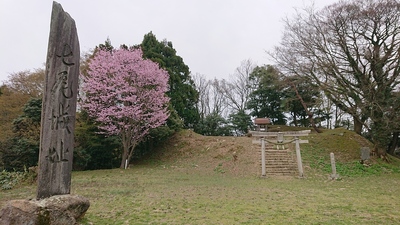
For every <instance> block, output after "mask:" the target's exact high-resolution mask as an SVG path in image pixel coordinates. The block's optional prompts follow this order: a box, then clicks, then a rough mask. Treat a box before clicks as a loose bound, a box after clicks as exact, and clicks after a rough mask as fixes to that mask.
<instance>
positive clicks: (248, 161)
mask: <svg viewBox="0 0 400 225" xmlns="http://www.w3.org/2000/svg"><path fill="white" fill-rule="evenodd" d="M305 129H306V128H299V127H289V126H271V127H270V128H269V131H271V132H278V131H282V132H285V131H299V130H305ZM302 139H308V140H309V143H308V144H301V146H300V148H301V154H302V159H303V165H304V169H305V171H304V172H305V175H306V176H314V175H317V176H318V175H323V176H325V175H326V174H329V173H330V172H331V165H330V156H329V155H330V153H331V152H333V153H334V155H335V160H336V167H337V172H338V173H339V175H341V176H359V175H369V174H379V173H390V172H400V169H399V168H400V161H399V160H398V159H397V158H393V157H392V158H391V162H390V163H389V164H388V163H385V162H383V161H381V160H380V159H378V158H376V157H374V156H371V160H370V161H369V165H362V164H361V163H360V156H361V152H360V149H361V147H370V149H373V146H372V143H371V142H369V141H368V140H367V139H365V138H363V137H362V136H360V135H358V134H356V133H354V132H353V131H349V130H346V129H344V128H338V129H334V130H323V133H316V132H314V131H311V133H310V135H309V136H308V137H302ZM252 140H253V138H252V137H247V136H246V137H210V136H202V135H199V134H196V133H194V132H193V131H190V130H182V131H180V132H178V133H176V134H175V135H174V136H172V137H171V138H170V139H169V140H168V141H167V142H166V143H165V144H164V145H163V146H161V147H159V148H158V149H157V151H155V152H154V153H153V155H152V156H150V157H149V158H147V159H146V160H145V162H146V163H148V162H152V163H154V164H156V165H162V166H165V167H175V168H178V169H181V170H186V171H188V172H189V171H195V172H199V173H215V172H217V173H229V174H233V175H237V176H259V175H260V172H261V168H260V165H259V164H260V160H261V159H260V149H261V147H260V146H259V145H256V144H252ZM292 148H294V146H292ZM142 163H143V162H142Z"/></svg>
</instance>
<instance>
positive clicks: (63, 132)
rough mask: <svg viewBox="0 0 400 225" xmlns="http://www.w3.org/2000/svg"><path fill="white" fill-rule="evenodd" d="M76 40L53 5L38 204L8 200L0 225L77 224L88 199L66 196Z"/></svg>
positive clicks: (75, 86) (69, 21) (0, 213)
mask: <svg viewBox="0 0 400 225" xmlns="http://www.w3.org/2000/svg"><path fill="white" fill-rule="evenodd" d="M79 56H80V52H79V41H78V36H77V33H76V27H75V21H74V20H73V19H72V18H71V16H70V15H69V14H68V13H66V12H64V10H63V9H62V7H61V5H60V4H58V3H56V2H53V11H52V14H51V24H50V38H49V46H48V52H47V62H46V84H45V90H44V94H43V106H42V124H41V125H42V126H41V131H40V132H41V133H40V150H39V174H38V175H39V176H38V190H37V199H32V200H11V201H9V202H7V204H6V206H5V207H4V208H3V209H1V211H0V225H3V224H4V225H6V224H7V225H19V224H32V225H51V224H59V225H70V224H77V222H76V221H77V220H79V219H80V218H82V217H83V216H84V215H85V213H86V211H87V210H88V208H89V207H90V203H89V200H88V199H86V198H84V197H82V196H77V195H75V196H74V195H70V189H71V171H72V156H73V147H74V127H75V114H76V98H77V92H78V75H79Z"/></svg>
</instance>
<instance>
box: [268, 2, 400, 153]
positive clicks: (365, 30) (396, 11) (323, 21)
mask: <svg viewBox="0 0 400 225" xmlns="http://www.w3.org/2000/svg"><path fill="white" fill-rule="evenodd" d="M285 25H286V27H285V32H284V36H283V39H282V41H281V44H280V46H278V47H276V48H275V50H274V51H273V52H271V53H269V54H270V55H271V56H272V57H273V58H274V59H275V61H276V63H277V64H278V66H279V69H280V70H281V71H282V72H283V73H285V74H287V75H291V76H293V75H294V76H306V77H307V78H309V79H310V80H311V82H313V83H315V84H316V85H318V86H319V87H320V88H321V90H322V91H324V92H325V94H326V96H327V97H328V98H329V99H330V100H331V101H332V102H333V103H335V105H337V106H338V107H339V108H340V109H341V110H343V111H344V112H346V113H349V114H350V115H352V116H353V119H354V129H355V131H356V132H357V133H361V131H362V128H363V126H364V127H365V128H367V130H368V131H369V132H370V134H371V136H372V138H373V140H374V143H375V144H376V150H377V151H379V152H378V153H379V154H380V155H385V153H386V148H387V146H388V144H389V138H388V137H390V134H391V133H392V132H393V131H394V130H395V129H397V127H398V126H399V124H393V122H392V121H397V120H396V119H394V118H391V117H390V116H397V114H392V113H387V112H388V111H393V110H398V109H399V106H398V105H394V104H393V102H394V100H395V99H396V96H395V94H394V93H395V88H396V87H397V86H398V84H399V75H400V38H399V37H400V3H399V2H398V1H396V0H352V1H340V2H339V3H336V4H333V5H331V6H328V7H326V8H324V9H323V10H320V11H316V10H314V9H313V8H308V9H305V10H304V11H303V12H298V13H297V15H296V16H295V17H294V18H293V19H286V20H285ZM393 108H395V109H393Z"/></svg>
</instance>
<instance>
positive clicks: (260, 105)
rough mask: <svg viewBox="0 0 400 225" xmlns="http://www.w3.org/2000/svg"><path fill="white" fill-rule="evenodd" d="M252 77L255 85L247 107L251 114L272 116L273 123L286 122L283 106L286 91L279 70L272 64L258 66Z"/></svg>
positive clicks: (259, 116) (261, 116)
mask: <svg viewBox="0 0 400 225" xmlns="http://www.w3.org/2000/svg"><path fill="white" fill-rule="evenodd" d="M250 79H252V80H253V83H254V85H255V87H253V91H252V93H251V94H250V98H249V101H248V104H247V108H248V109H250V110H251V113H250V115H251V116H254V117H258V118H263V117H267V118H270V120H271V121H272V123H273V124H286V118H285V115H284V114H283V108H282V99H283V97H284V93H283V91H282V90H281V88H280V80H279V72H278V71H277V70H276V69H275V68H274V67H273V66H270V65H268V66H265V67H258V66H257V67H256V68H255V69H254V71H253V72H252V74H251V75H250Z"/></svg>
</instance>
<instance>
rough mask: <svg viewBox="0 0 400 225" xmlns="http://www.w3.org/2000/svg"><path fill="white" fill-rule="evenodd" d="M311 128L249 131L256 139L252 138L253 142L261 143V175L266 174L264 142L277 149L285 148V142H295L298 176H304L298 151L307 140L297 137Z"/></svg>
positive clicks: (304, 134)
mask: <svg viewBox="0 0 400 225" xmlns="http://www.w3.org/2000/svg"><path fill="white" fill-rule="evenodd" d="M310 132H311V130H302V131H287V132H259V131H251V132H250V133H251V134H252V136H253V137H256V140H253V144H261V167H262V168H261V175H262V176H263V177H265V176H266V169H265V168H266V165H265V142H268V143H271V144H274V145H275V146H276V147H277V149H279V148H282V149H284V148H285V144H290V143H293V142H294V143H295V146H296V158H297V167H298V170H299V176H300V177H304V172H303V163H302V160H301V153H300V144H302V143H308V140H301V139H300V138H299V137H302V136H308V134H309V133H310Z"/></svg>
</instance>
